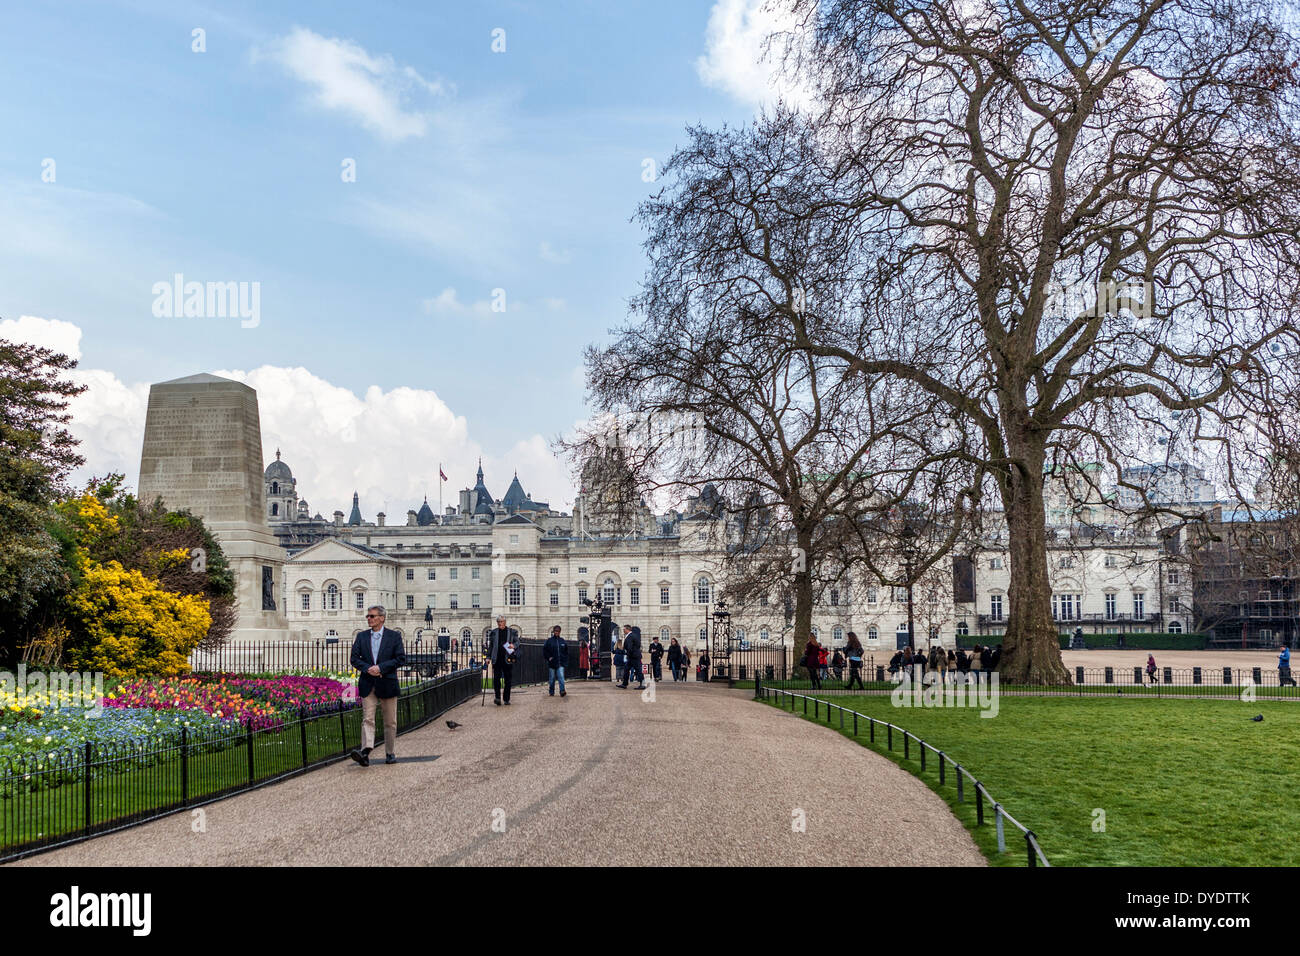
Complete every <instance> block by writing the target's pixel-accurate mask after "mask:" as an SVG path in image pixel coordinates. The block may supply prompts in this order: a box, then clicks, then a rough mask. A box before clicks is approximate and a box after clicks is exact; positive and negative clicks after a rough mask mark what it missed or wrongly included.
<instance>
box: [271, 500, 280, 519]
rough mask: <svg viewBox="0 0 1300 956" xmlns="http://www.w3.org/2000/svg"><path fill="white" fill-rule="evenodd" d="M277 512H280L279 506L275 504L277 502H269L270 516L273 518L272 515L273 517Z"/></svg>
mask: <svg viewBox="0 0 1300 956" xmlns="http://www.w3.org/2000/svg"><path fill="white" fill-rule="evenodd" d="M279 513H280V506H279V505H277V504H275V503H274V502H272V504H271V517H272V518H274V517H275V516H276V515H278V514H279Z"/></svg>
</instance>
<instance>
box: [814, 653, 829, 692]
mask: <svg viewBox="0 0 1300 956" xmlns="http://www.w3.org/2000/svg"><path fill="white" fill-rule="evenodd" d="M830 656H831V655H830V651H828V650H827V649H826V648H825V647H822V648H821V649H820V650H819V651H818V652H817V663H818V664H819V665H821V671H822V673H821V679H822V680H825V679H826V678H828V677H830V676H831V675H830V671H829V669H828V665H829V664H830ZM817 686H818V687H820V686H821V684H818V685H817Z"/></svg>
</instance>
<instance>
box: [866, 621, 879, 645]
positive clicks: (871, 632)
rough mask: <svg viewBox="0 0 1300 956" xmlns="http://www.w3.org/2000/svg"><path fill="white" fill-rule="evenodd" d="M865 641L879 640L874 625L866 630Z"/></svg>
mask: <svg viewBox="0 0 1300 956" xmlns="http://www.w3.org/2000/svg"><path fill="white" fill-rule="evenodd" d="M867 640H869V641H878V640H880V631H878V630H877V629H876V626H875V625H874V624H873V625H872V626H871V627H869V628H867Z"/></svg>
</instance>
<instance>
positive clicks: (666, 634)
mask: <svg viewBox="0 0 1300 956" xmlns="http://www.w3.org/2000/svg"><path fill="white" fill-rule="evenodd" d="M672 639H673V632H672V631H671V630H669V628H668V627H667V626H664V627H661V628H659V640H660V641H661V642H662V643H664V644H667V643H668V642H669V641H671V640H672Z"/></svg>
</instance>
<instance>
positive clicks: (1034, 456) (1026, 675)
mask: <svg viewBox="0 0 1300 956" xmlns="http://www.w3.org/2000/svg"><path fill="white" fill-rule="evenodd" d="M1008 448H1009V450H1010V451H1011V457H1012V460H1013V462H1015V464H1012V466H1011V468H1010V474H1009V477H1008V479H1007V480H1005V481H1004V482H1003V483H1002V500H1003V506H1004V508H1005V510H1006V516H1007V529H1008V531H1009V532H1010V539H1011V540H1010V549H1009V550H1010V559H1011V569H1010V570H1011V586H1010V593H1009V594H1008V595H1007V598H1008V613H1009V617H1008V619H1007V632H1006V635H1005V636H1004V637H1003V639H1002V657H1001V660H1000V662H999V665H998V671H999V673H1000V674H1001V679H1002V680H1003V681H1007V682H1013V683H1017V684H1069V683H1070V672H1069V671H1068V670H1067V669H1066V667H1065V664H1064V662H1063V661H1062V660H1061V642H1060V638H1059V633H1058V630H1057V626H1056V622H1055V621H1054V620H1052V604H1051V601H1052V597H1051V595H1052V584H1051V580H1050V578H1049V577H1048V573H1047V527H1046V525H1047V517H1046V511H1045V509H1044V505H1043V463H1044V461H1045V458H1046V450H1045V448H1044V445H1043V442H1042V441H1041V440H1038V439H1037V438H1036V437H1032V436H1031V437H1029V438H1024V437H1021V439H1020V440H1019V441H1008Z"/></svg>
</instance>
